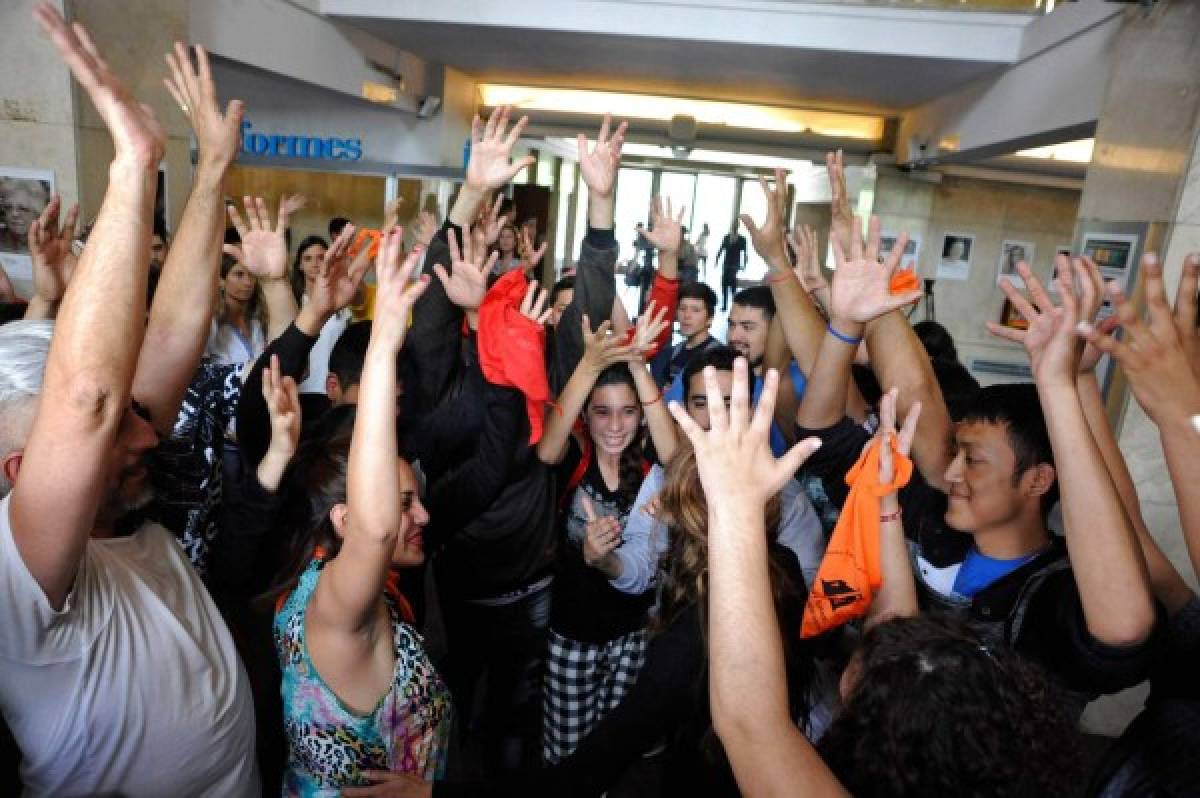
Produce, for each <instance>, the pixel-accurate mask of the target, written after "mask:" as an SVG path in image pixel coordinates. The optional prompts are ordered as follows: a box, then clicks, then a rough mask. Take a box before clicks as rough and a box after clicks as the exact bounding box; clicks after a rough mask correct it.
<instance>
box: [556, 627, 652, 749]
mask: <svg viewBox="0 0 1200 798" xmlns="http://www.w3.org/2000/svg"><path fill="white" fill-rule="evenodd" d="M549 648H550V650H549V653H548V656H547V657H546V673H545V679H544V681H543V684H542V759H543V760H545V761H546V762H547V763H548V764H551V765H553V764H556V763H558V761H559V760H560V759H564V758H565V757H568V756H570V755H571V754H572V753H574V751H575V749H576V747H578V745H579V743H580V742H581V741H582V740H583V738H584V737H586V736H587V735H588V733H589V732H591V730H592V729H593V728H595V726H596V724H597V723H599V722H600V721H601V720H602V719H603V718H604V716H605V715H607V714H608V713H609V712H610V711H612V709H613V707H615V706H616V705H617V704H619V703H621V699H622V698H624V697H625V694H626V693H627V692H629V688H631V687H633V685H634V683H635V682H637V677H638V673H639V672H640V671H641V669H642V665H644V664H645V662H646V630H645V629H639V630H637V631H636V632H631V633H629V634H627V635H622V636H621V637H618V638H616V639H615V640H610V641H608V642H607V643H582V642H579V641H578V640H568V639H567V638H565V637H563V636H561V635H559V634H556V633H555V631H554V630H553V629H551V630H550V647H549Z"/></svg>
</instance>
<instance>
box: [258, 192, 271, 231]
mask: <svg viewBox="0 0 1200 798" xmlns="http://www.w3.org/2000/svg"><path fill="white" fill-rule="evenodd" d="M254 209H255V211H257V212H258V228H259V229H260V230H267V231H270V229H271V215H270V214H269V213H268V212H267V201H266V200H265V199H263V198H262V197H255V198H254Z"/></svg>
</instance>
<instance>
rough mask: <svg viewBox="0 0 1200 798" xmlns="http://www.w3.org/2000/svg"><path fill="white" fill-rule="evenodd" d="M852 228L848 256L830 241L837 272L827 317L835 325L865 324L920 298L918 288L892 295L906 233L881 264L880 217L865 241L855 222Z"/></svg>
mask: <svg viewBox="0 0 1200 798" xmlns="http://www.w3.org/2000/svg"><path fill="white" fill-rule="evenodd" d="M851 228H852V229H851V231H850V233H851V235H850V242H851V248H850V251H849V253H848V254H847V252H846V251H845V250H843V249H842V246H841V242H840V241H839V240H838V239H836V238H835V239H834V240H833V254H834V258H835V260H836V261H837V270H836V271H835V272H834V273H833V286H832V287H831V290H830V297H829V318H830V321H831V322H832V323H834V325H835V326H836V325H837V323H839V322H841V323H852V324H866V323H867V322H869V321H871V320H873V319H876V318H878V317H880V316H882V315H883V314H885V313H889V312H891V311H893V310H896V309H897V308H902V307H904V306H905V305H907V304H909V303H910V302H915V301H916V300H918V299H920V298H921V291H920V289H913V290H911V291H906V292H904V293H902V294H893V293H892V291H891V280H892V275H893V274H894V273H895V272H896V270H897V269H898V268H900V260H901V258H902V257H903V255H904V247H905V245H906V244H907V243H908V234H907V233H901V234H900V237H899V238H897V239H896V245H895V246H894V247H892V251H891V253H889V254H888V256H887V258H886V259H885V260H884V262H883V263H882V264H881V263H880V262H879V218H878V217H875V216H872V217H871V222H870V225H869V231H868V240H867V241H866V242H864V241H863V237H862V233H861V232H859V229H858V221H857V219H855V220H854V222H853V224H852V225H851ZM842 332H846V331H845V330H842Z"/></svg>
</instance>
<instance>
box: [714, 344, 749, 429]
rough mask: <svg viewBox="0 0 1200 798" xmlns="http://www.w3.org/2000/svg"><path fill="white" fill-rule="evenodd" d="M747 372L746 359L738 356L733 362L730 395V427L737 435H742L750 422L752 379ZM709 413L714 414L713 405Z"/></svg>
mask: <svg viewBox="0 0 1200 798" xmlns="http://www.w3.org/2000/svg"><path fill="white" fill-rule="evenodd" d="M746 372H747V367H746V359H745V358H743V357H739V358H737V359H736V360H735V361H734V362H733V390H732V391H731V392H730V397H729V429H730V431H732V432H733V433H734V434H735V435H740V434H741V432H742V430H744V429H745V428H746V425H747V424H748V423H749V422H750V384H749V383H750V381H749V380H748V379H747V378H746ZM714 382H715V375H714ZM722 404H724V403H722ZM709 414H710V415H711V414H712V408H711V407H710V408H709ZM714 428H715V425H714Z"/></svg>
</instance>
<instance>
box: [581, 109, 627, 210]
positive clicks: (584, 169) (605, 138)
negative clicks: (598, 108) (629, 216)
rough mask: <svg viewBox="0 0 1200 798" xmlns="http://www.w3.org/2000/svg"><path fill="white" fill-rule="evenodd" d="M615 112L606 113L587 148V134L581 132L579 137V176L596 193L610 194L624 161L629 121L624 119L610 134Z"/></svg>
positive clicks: (600, 195) (605, 195) (590, 190)
mask: <svg viewBox="0 0 1200 798" xmlns="http://www.w3.org/2000/svg"><path fill="white" fill-rule="evenodd" d="M611 126H612V115H611V114H605V115H604V121H603V122H602V123H601V124H600V132H599V134H597V136H596V144H595V145H594V146H593V147H592V149H591V151H590V152H589V151H588V146H587V138H586V137H585V136H584V135H583V134H582V133H580V134H579V135H578V136H577V137H576V139H575V143H576V146H577V147H578V148H579V176H580V177H582V178H583V182H584V183H586V184H587V187H588V191H589V192H591V194H592V196H594V197H611V196H612V193H613V189H614V188H615V186H616V182H617V169H618V167H620V165H621V148H622V147H623V146H625V130H626V129H627V128H628V127H629V123H628V122H622V123H621V124H620V125H618V126H617V129H616V131H615V132H614V133H612V134H611V135H610V134H609V128H610V127H611Z"/></svg>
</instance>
